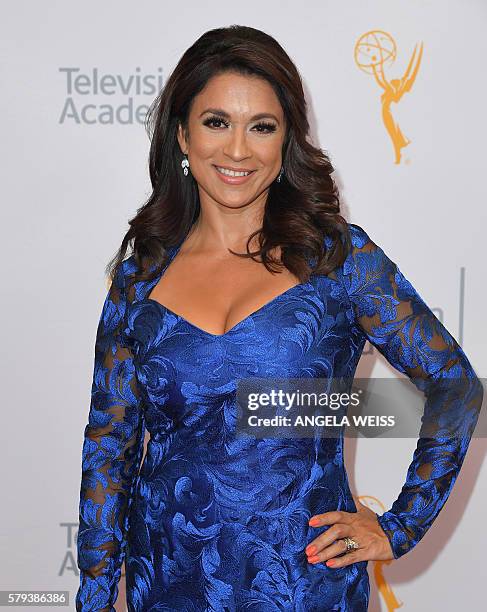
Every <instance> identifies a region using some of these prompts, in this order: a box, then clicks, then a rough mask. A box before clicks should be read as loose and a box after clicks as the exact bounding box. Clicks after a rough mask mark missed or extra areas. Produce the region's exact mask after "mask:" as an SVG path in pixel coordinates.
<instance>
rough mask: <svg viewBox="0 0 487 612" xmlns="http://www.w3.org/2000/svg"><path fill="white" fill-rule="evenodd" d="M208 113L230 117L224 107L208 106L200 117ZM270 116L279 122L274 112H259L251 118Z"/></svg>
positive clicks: (254, 119)
mask: <svg viewBox="0 0 487 612" xmlns="http://www.w3.org/2000/svg"><path fill="white" fill-rule="evenodd" d="M206 113H213V114H214V115H219V116H220V117H224V118H225V119H230V114H229V113H227V112H226V111H224V110H223V109H222V108H207V109H206V110H204V111H203V112H202V113H200V115H199V117H202V116H203V115H204V114H206ZM268 117H271V118H272V119H274V120H275V121H277V123H279V119H278V118H277V117H276V116H275V115H273V114H272V113H257V115H254V116H253V117H251V118H250V121H258V120H259V119H266V118H268Z"/></svg>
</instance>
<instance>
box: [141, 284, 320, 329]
mask: <svg viewBox="0 0 487 612" xmlns="http://www.w3.org/2000/svg"><path fill="white" fill-rule="evenodd" d="M157 282H158V281H157ZM157 282H156V284H157ZM154 286H155V285H154ZM308 286H310V283H309V282H305V283H297V284H296V285H293V286H292V287H289V288H288V289H286V290H285V291H283V292H281V293H278V294H277V295H276V296H274V297H273V298H271V299H270V300H269V301H267V302H266V303H265V304H262V306H260V307H259V308H257V309H256V310H254V311H253V312H251V313H250V314H248V315H247V316H246V317H244V318H243V319H241V320H240V321H239V322H238V323H235V325H233V326H232V327H230V329H227V331H226V332H224V333H223V334H214V333H212V332H210V331H207V330H206V329H203V328H202V327H200V326H199V325H196V324H195V323H192V322H191V321H189V320H188V319H187V318H186V317H184V316H183V315H180V314H178V313H177V312H174V310H171V308H169V307H168V306H166V305H165V304H163V303H162V302H159V301H158V300H155V299H154V298H150V297H145V298H143V299H142V300H140V301H139V302H146V303H154V304H156V305H157V306H158V307H160V308H162V309H163V310H165V311H167V312H170V313H171V314H172V315H173V316H175V317H176V318H177V319H179V320H180V321H183V322H184V323H185V324H186V325H189V326H190V327H192V328H193V329H195V330H197V331H199V332H200V333H203V334H205V335H206V336H210V337H211V338H225V337H226V336H229V335H230V334H231V333H232V332H233V331H235V330H237V329H238V328H239V327H241V326H242V325H244V324H246V323H248V322H249V321H250V320H251V319H252V318H253V317H254V316H256V315H258V314H260V313H262V312H264V311H265V310H266V309H267V308H268V307H270V306H271V305H273V304H274V303H275V302H277V300H279V299H280V298H283V297H285V296H287V294H288V293H290V292H291V291H293V290H295V289H301V288H305V287H308ZM149 293H150V291H149Z"/></svg>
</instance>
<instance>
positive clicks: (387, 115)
mask: <svg viewBox="0 0 487 612" xmlns="http://www.w3.org/2000/svg"><path fill="white" fill-rule="evenodd" d="M416 49H417V45H416V46H415V47H414V51H413V54H412V56H411V59H410V60H409V64H408V67H407V69H406V72H405V73H404V76H403V77H402V78H400V79H391V80H390V81H388V80H387V77H386V75H385V72H384V66H385V64H387V63H389V64H392V63H393V62H394V61H395V59H396V55H397V50H396V42H395V40H394V39H393V38H392V36H391V35H390V34H388V33H387V32H383V31H382V30H373V31H371V32H366V33H365V34H363V35H362V36H361V37H360V38H359V39H358V41H357V43H356V44H355V50H354V57H355V63H356V64H357V66H358V67H359V68H360V70H363V71H364V72H367V73H368V74H373V75H374V79H375V82H376V83H377V84H378V85H379V87H380V88H381V89H382V90H383V93H382V95H381V97H380V100H381V104H382V120H383V122H384V125H385V128H386V130H387V132H388V134H389V136H390V137H391V140H392V145H393V147H394V155H395V160H394V163H396V164H399V163H400V162H401V150H402V149H403V148H404V147H406V146H407V145H408V144H409V143H410V142H411V141H410V140H409V139H408V138H406V137H405V136H404V135H403V133H402V132H401V128H400V127H399V125H398V124H397V123H396V122H395V121H394V117H393V116H392V113H391V104H392V102H395V103H396V104H397V103H398V102H399V101H400V100H401V98H402V96H403V95H404V94H405V93H406V92H408V91H411V88H412V86H413V84H414V81H415V80H416V75H417V74H418V70H419V65H420V63H421V56H422V55H423V43H421V44H420V48H419V54H418V55H417V56H416Z"/></svg>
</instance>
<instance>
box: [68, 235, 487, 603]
mask: <svg viewBox="0 0 487 612" xmlns="http://www.w3.org/2000/svg"><path fill="white" fill-rule="evenodd" d="M349 227H350V231H351V234H352V241H353V250H352V252H351V253H350V255H349V256H348V257H347V259H346V261H345V262H344V264H343V266H341V267H340V268H339V269H337V270H335V272H334V273H333V274H330V275H328V276H322V275H313V276H312V277H311V280H310V282H308V283H302V284H300V285H297V286H296V287H293V288H292V289H291V290H288V291H286V292H285V293H283V294H282V295H280V296H278V297H277V298H276V299H274V300H272V301H271V302H269V303H268V304H266V305H264V306H263V307H261V308H260V309H258V310H257V311H255V312H254V313H252V314H251V315H250V316H248V317H246V319H244V320H242V321H241V322H240V323H239V324H237V325H236V326H235V327H233V328H232V329H231V330H229V331H228V332H227V333H225V334H223V335H221V336H218V335H215V334H210V333H209V332H205V331H204V330H202V329H200V328H198V327H197V326H195V325H193V324H192V323H190V322H189V321H187V320H186V319H184V317H182V316H180V315H178V314H176V313H174V312H172V311H171V310H169V309H168V308H166V307H165V306H163V305H162V304H159V303H158V302H156V301H154V300H151V299H149V298H148V296H149V294H150V292H151V289H152V288H153V286H154V285H155V284H156V283H157V279H156V280H154V281H151V283H147V282H141V283H138V284H136V285H135V286H132V287H130V288H129V287H128V284H127V282H126V281H127V278H128V276H129V275H130V274H131V273H132V272H134V271H135V262H134V260H133V257H131V258H129V259H127V260H126V261H125V262H124V264H123V267H121V269H120V271H119V273H118V275H117V276H116V278H115V279H114V282H113V283H112V287H111V288H110V290H109V292H108V294H107V296H106V299H105V303H104V306H103V309H102V313H101V317H100V321H99V325H98V330H97V336H96V344H95V364H94V373H93V386H92V393H91V406H90V411H89V418H88V425H87V426H86V429H85V435H84V443H83V451H82V480H81V492H80V506H79V517H80V526H79V532H78V567H79V569H80V587H79V590H78V593H77V596H76V609H77V610H83V611H88V610H113V609H114V608H113V605H114V602H115V600H116V598H117V595H118V586H117V584H118V580H119V578H120V574H121V565H122V562H123V561H125V567H126V590H127V605H128V609H129V610H165V611H170V610H174V611H176V610H177V611H187V612H189V611H199V610H214V611H216V610H218V611H237V610H242V611H243V610H249V609H252V610H259V611H264V610H265V611H269V612H270V611H274V610H276V611H277V610H286V611H289V612H291V611H293V612H296V611H298V612H305V611H306V612H308V611H323V612H325V611H330V610H337V611H338V610H340V611H346V610H347V611H348V610H350V611H352V610H353V611H354V612H357V611H360V610H366V609H367V606H368V599H369V582H368V574H367V562H365V561H364V562H358V563H355V564H352V565H351V566H348V567H345V568H337V569H333V568H328V567H327V566H326V565H324V564H320V563H319V564H316V565H311V564H309V563H308V562H307V559H306V555H305V552H304V549H305V547H306V546H307V544H308V543H309V542H310V541H311V540H313V539H314V538H315V537H316V536H317V535H319V533H320V532H321V531H323V530H324V528H322V529H321V530H320V529H319V528H311V527H309V525H308V520H309V518H310V517H311V516H312V515H314V514H318V513H323V512H327V511H330V510H336V509H339V510H340V509H341V510H345V511H347V512H356V507H355V504H354V502H353V498H352V495H351V492H350V488H349V485H348V479H347V475H346V471H345V468H344V461H343V438H340V437H337V438H320V439H319V440H316V439H304V438H300V439H292V440H289V439H286V440H283V439H277V438H274V439H273V438H265V439H257V440H252V439H246V438H244V439H242V438H239V437H237V436H236V435H235V431H236V410H235V403H236V400H235V396H236V384H237V381H238V380H239V379H242V378H251V377H268V378H270V377H281V378H286V377H289V378H302V377H317V378H318V377H332V376H333V377H347V378H353V376H354V373H355V370H356V367H357V363H358V360H359V358H360V356H361V354H362V351H363V347H364V344H365V342H366V340H369V341H370V342H371V343H372V344H373V345H374V346H375V347H377V349H378V350H379V351H380V352H381V353H382V354H383V355H384V356H385V357H386V359H387V360H388V361H389V362H390V363H391V364H392V365H393V366H394V367H395V368H396V369H397V370H398V371H400V372H402V373H404V374H406V375H407V376H409V377H410V379H411V381H412V382H413V384H415V385H416V386H417V387H418V388H420V389H421V390H422V391H423V392H424V393H425V398H426V402H425V409H424V423H423V427H424V430H423V432H422V433H423V435H422V436H421V437H420V438H419V439H418V444H417V447H416V450H415V452H414V455H413V459H412V462H411V464H410V466H409V469H408V472H407V477H406V482H405V484H404V486H403V488H402V490H401V492H400V494H399V497H398V499H397V500H396V501H395V502H394V504H393V506H392V507H391V509H390V510H389V511H388V512H385V513H384V514H383V515H382V516H378V520H379V523H380V525H381V526H382V528H383V530H384V532H385V534H386V535H387V537H388V539H389V541H390V543H391V547H392V549H393V552H394V556H395V557H396V558H398V557H400V556H402V555H404V554H405V553H407V552H408V551H409V550H411V549H412V548H413V547H414V546H415V545H416V544H417V543H418V542H419V540H420V539H421V538H422V537H423V535H424V534H425V533H426V531H427V530H428V529H429V527H430V526H431V525H432V523H433V521H434V520H435V518H436V516H437V515H438V513H439V512H440V510H441V508H442V507H443V506H444V504H445V502H446V500H447V498H448V496H449V493H450V491H451V488H452V486H453V484H454V482H455V479H456V477H457V476H458V473H459V471H460V468H461V465H462V462H463V459H464V457H465V454H466V451H467V448H468V444H469V441H470V438H471V435H472V433H473V430H474V428H475V425H476V422H477V419H478V413H479V410H480V405H481V402H482V389H481V385H480V383H479V381H478V378H477V377H476V375H475V373H474V370H473V368H472V366H471V364H470V363H469V361H468V359H467V357H466V356H465V354H464V352H463V350H462V349H461V347H460V346H459V345H458V343H457V342H456V341H455V339H454V338H453V337H452V335H451V334H450V333H449V332H448V331H447V329H446V328H445V327H444V326H443V325H442V324H441V322H440V321H439V320H438V319H437V318H436V317H435V316H434V314H433V313H432V311H431V310H430V309H429V308H428V306H427V305H426V304H425V302H424V301H423V300H422V298H421V297H420V296H419V294H418V293H417V292H416V291H415V289H414V288H413V287H412V285H411V284H410V282H409V281H408V280H407V279H406V278H405V277H404V276H403V274H402V273H401V271H400V270H399V268H398V267H397V266H396V264H395V263H394V262H392V261H391V260H390V259H389V258H388V257H387V255H386V254H385V253H384V251H383V250H382V249H381V248H380V247H379V246H377V245H376V244H375V243H374V242H373V241H372V240H371V238H370V237H369V236H368V235H367V233H366V232H365V230H363V229H362V228H361V227H360V226H358V225H354V224H349ZM325 240H327V239H325ZM179 246H180V245H179ZM179 246H178V247H177V248H175V249H174V250H173V251H172V253H171V257H170V259H169V262H168V264H167V265H169V264H170V262H171V261H172V259H173V258H174V256H175V254H176V253H177V251H178V249H179ZM166 267H167V266H166ZM162 273H164V271H163V272H162ZM454 380H458V381H461V383H462V384H460V385H452V384H451V382H452V381H454ZM445 423H447V424H448V425H450V426H451V425H452V424H456V425H457V426H458V427H459V428H461V435H457V436H452V435H447V433H445V432H447V431H450V432H451V429H448V428H446V426H445ZM146 428H147V430H148V431H149V433H150V441H149V443H148V446H147V452H146V455H145V458H144V461H143V462H142V466H141V465H140V464H141V458H142V454H143V446H144V445H143V442H144V432H145V429H146ZM427 432H429V433H431V435H429V434H428V435H426V433H427Z"/></svg>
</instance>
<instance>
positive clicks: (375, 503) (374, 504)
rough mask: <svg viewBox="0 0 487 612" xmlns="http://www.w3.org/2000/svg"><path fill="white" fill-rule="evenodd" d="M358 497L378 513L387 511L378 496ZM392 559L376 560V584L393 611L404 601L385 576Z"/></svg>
mask: <svg viewBox="0 0 487 612" xmlns="http://www.w3.org/2000/svg"><path fill="white" fill-rule="evenodd" d="M358 499H359V501H360V503H362V504H363V505H364V506H367V508H370V510H372V511H373V512H377V514H382V513H383V512H384V511H385V507H384V504H383V503H382V502H380V501H379V500H378V499H377V497H372V495H360V496H359V498H358ZM391 561H392V559H391V560H390V561H374V579H375V584H376V585H377V589H378V591H379V593H380V594H381V596H382V599H383V600H384V603H385V604H386V608H387V612H393V611H394V610H397V609H398V608H401V607H402V605H403V602H402V601H399V600H398V599H397V597H396V596H395V595H394V591H393V590H392V587H391V586H390V584H388V582H387V580H386V579H385V578H384V573H383V571H382V568H383V566H384V565H389V564H390V563H391Z"/></svg>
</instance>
